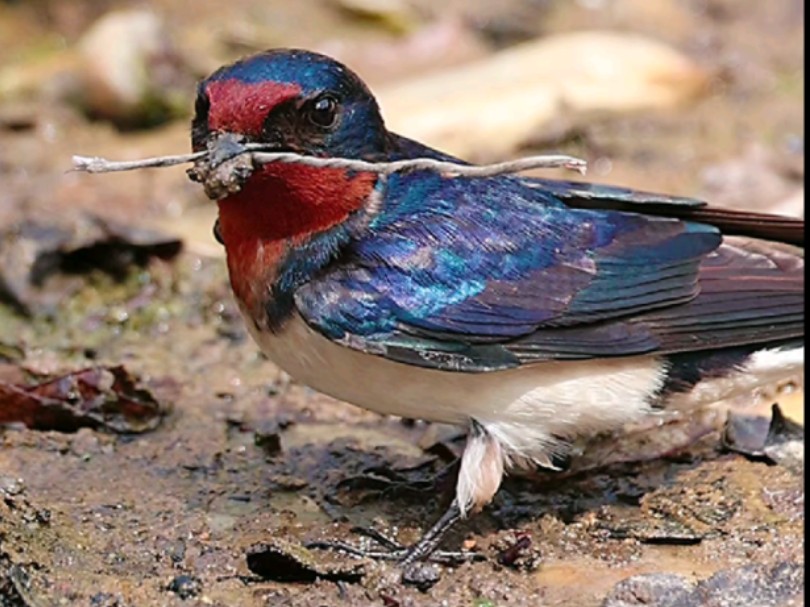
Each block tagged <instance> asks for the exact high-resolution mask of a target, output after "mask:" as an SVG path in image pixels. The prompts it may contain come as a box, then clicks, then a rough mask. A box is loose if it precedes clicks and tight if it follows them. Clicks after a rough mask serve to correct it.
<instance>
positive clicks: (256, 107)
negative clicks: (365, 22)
mask: <svg viewBox="0 0 810 607" xmlns="http://www.w3.org/2000/svg"><path fill="white" fill-rule="evenodd" d="M225 134H231V135H237V136H239V137H240V138H241V139H242V140H243V141H249V142H255V143H261V144H264V145H266V146H267V147H268V148H271V149H277V150H280V151H292V152H298V153H301V154H310V155H316V156H340V157H348V158H365V157H373V156H376V155H379V154H381V153H383V152H384V151H385V149H386V145H387V133H386V131H385V127H384V125H383V120H382V117H381V116H380V110H379V107H378V106H377V102H376V100H375V99H374V97H373V95H372V94H371V92H370V91H369V90H368V88H367V87H366V85H365V84H364V83H363V81H362V80H360V78H359V77H358V76H357V75H355V74H354V73H353V72H352V71H351V70H349V69H348V68H347V67H345V66H344V65H342V64H340V63H338V62H337V61H334V60H333V59H330V58H329V57H326V56H324V55H319V54H317V53H312V52H309V51H302V50H287V49H276V50H270V51H267V52H264V53H260V54H258V55H253V56H251V57H247V58H245V59H242V60H240V61H237V62H236V63H234V64H231V65H228V66H225V67H222V68H220V69H219V70H217V71H216V72H214V73H213V74H211V75H210V76H209V77H208V78H206V79H205V80H204V81H203V82H201V83H200V85H199V87H198V90H197V99H196V102H195V116H194V120H193V122H192V146H193V147H194V149H195V150H202V149H205V148H206V147H208V146H209V145H210V142H211V141H212V138H217V137H221V136H222V135H225Z"/></svg>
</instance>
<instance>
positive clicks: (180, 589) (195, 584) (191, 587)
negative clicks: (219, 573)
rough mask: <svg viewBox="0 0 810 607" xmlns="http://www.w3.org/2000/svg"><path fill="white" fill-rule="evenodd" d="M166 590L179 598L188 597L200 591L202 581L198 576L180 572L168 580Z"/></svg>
mask: <svg viewBox="0 0 810 607" xmlns="http://www.w3.org/2000/svg"><path fill="white" fill-rule="evenodd" d="M167 590H169V592H173V593H175V594H176V595H177V596H179V597H180V598H181V599H188V598H191V597H193V596H197V595H198V594H200V591H202V582H201V581H200V580H199V578H196V577H194V576H191V575H186V574H182V575H178V576H177V577H176V578H174V579H173V580H172V581H171V582H169V585H168V586H167Z"/></svg>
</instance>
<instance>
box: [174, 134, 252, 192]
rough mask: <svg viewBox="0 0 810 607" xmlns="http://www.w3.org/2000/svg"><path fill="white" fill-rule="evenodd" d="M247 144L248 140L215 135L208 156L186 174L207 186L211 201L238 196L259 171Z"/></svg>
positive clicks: (232, 136) (210, 142)
mask: <svg viewBox="0 0 810 607" xmlns="http://www.w3.org/2000/svg"><path fill="white" fill-rule="evenodd" d="M245 143H247V140H246V138H245V137H244V136H242V135H238V134H236V133H212V134H211V136H210V137H209V139H208V142H207V144H206V148H207V150H208V154H207V155H206V156H204V157H203V158H200V159H199V160H197V162H195V163H194V166H193V167H192V168H190V169H189V170H188V171H187V172H186V173H187V174H188V177H189V179H191V180H192V181H197V182H199V183H201V184H203V187H204V188H205V193H206V195H207V196H208V197H209V198H210V199H211V200H220V199H222V198H225V197H226V196H229V195H231V194H236V193H237V192H238V191H239V190H241V189H242V186H243V185H245V182H247V180H248V179H249V178H250V176H251V175H252V174H253V170H254V168H255V167H254V166H253V158H252V157H251V155H250V154H249V153H248V149H247V148H246V147H245Z"/></svg>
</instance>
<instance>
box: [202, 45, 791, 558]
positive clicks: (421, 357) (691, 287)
mask: <svg viewBox="0 0 810 607" xmlns="http://www.w3.org/2000/svg"><path fill="white" fill-rule="evenodd" d="M481 94H492V95H497V91H491V92H485V90H484V89H482V92H481ZM191 143H192V148H193V150H195V151H208V157H209V159H211V160H210V162H211V163H212V165H211V166H213V165H215V164H216V165H218V164H221V163H222V162H224V161H226V160H227V159H230V158H233V157H234V156H235V155H239V154H242V153H243V152H244V151H245V149H246V148H245V146H246V144H261V145H262V146H263V149H266V150H268V151H276V152H293V153H297V154H301V155H304V156H311V157H317V158H344V159H356V160H364V161H368V162H392V161H398V160H405V159H414V158H430V159H436V160H447V161H455V162H462V161H461V160H459V159H457V158H454V157H453V156H451V155H449V154H445V153H443V152H441V151H439V150H436V149H433V148H431V147H429V146H427V145H424V144H422V143H419V142H418V141H415V140H412V139H409V138H407V137H404V136H402V135H398V134H396V133H393V132H390V131H389V130H388V129H387V128H386V126H385V122H384V119H383V113H382V110H381V108H380V106H379V104H378V103H377V101H376V99H375V97H374V95H373V94H372V92H371V91H370V90H369V88H368V87H367V86H366V84H365V83H364V82H363V81H362V80H361V78H360V77H359V76H358V75H357V74H355V73H354V72H353V71H351V70H350V69H349V68H348V67H346V66H344V65H343V64H341V63H339V62H338V61H336V60H334V59H332V58H330V57H327V56H325V55H322V54H318V53H314V52H311V51H307V50H303V49H286V48H283V49H271V50H268V51H265V52H261V53H258V54H255V55H251V56H248V57H245V58H242V59H240V60H238V61H236V62H234V63H232V64H229V65H226V66H224V67H222V68H220V69H218V70H216V71H215V72H213V73H212V74H211V75H210V76H208V77H207V78H205V79H204V80H202V81H201V82H200V83H199V85H198V89H197V95H196V101H195V109H194V117H193V119H192V123H191ZM213 159H217V160H216V161H214V160H213ZM197 177H198V180H199V175H198V176H197ZM233 181H234V183H235V187H230V188H228V189H226V190H224V191H222V192H221V193H219V194H217V195H216V196H215V197H216V198H218V200H217V201H216V203H217V205H218V216H217V220H216V224H215V226H214V233H215V235H216V238H217V240H219V241H220V242H221V243H222V244H223V245H224V248H225V252H226V258H227V267H228V273H229V280H230V285H231V287H232V290H233V293H234V296H235V299H236V302H237V303H238V307H239V309H240V311H241V313H242V315H243V317H244V321H245V324H246V327H247V330H248V332H249V333H250V334H251V336H252V337H253V338H254V340H255V341H256V343H257V344H258V345H259V347H260V348H261V350H262V351H263V352H264V353H265V354H266V355H267V357H268V358H269V359H270V360H271V361H272V362H273V363H275V364H276V365H277V366H278V367H280V368H281V369H283V370H284V371H285V372H287V374H289V375H290V376H291V377H292V378H293V379H295V380H296V381H298V382H300V383H302V384H305V385H307V386H309V387H311V388H313V389H315V390H317V391H320V392H322V393H325V394H327V395H330V396H332V397H335V398H337V399H339V400H341V401H345V402H348V403H351V404H354V405H357V406H360V407H364V408H366V409H370V410H372V411H376V412H379V413H381V414H385V415H394V416H401V417H404V418H413V419H421V420H426V421H430V422H442V423H446V424H454V425H457V426H460V427H462V428H464V429H466V430H467V438H466V445H465V447H464V451H463V453H462V455H461V457H460V467H459V470H458V478H457V482H456V487H455V497H454V499H453V501H452V503H451V505H450V507H449V508H448V509H447V510H446V511H445V512H444V514H442V516H440V517H438V519H437V521H436V523H435V524H434V525H433V526H432V527H430V528H429V529H428V530H427V531H425V532H424V534H423V536H422V537H421V539H420V540H419V541H417V542H416V543H415V544H413V545H412V546H409V547H406V548H405V549H403V551H402V554H401V555H400V556H401V562H402V563H403V565H404V564H413V563H415V562H417V561H419V560H424V559H427V558H429V557H430V555H431V554H432V553H433V552H434V551H436V550H437V548H438V546H439V544H440V542H441V540H442V538H443V536H444V534H445V532H446V531H447V529H449V528H450V527H451V526H452V525H454V524H455V523H456V522H457V521H458V520H460V519H462V518H465V517H468V516H470V515H471V514H474V513H476V512H479V511H480V510H481V509H482V508H483V507H485V506H486V505H487V504H488V503H489V502H490V501H491V500H492V499H493V496H494V495H495V494H496V492H497V491H498V489H499V487H500V485H501V481H502V479H503V477H504V475H505V474H507V473H508V472H509V471H511V470H517V469H521V468H532V467H538V466H539V467H545V468H551V469H554V468H555V467H557V465H558V463H559V461H560V457H562V456H564V455H565V454H566V453H567V451H568V449H569V448H570V445H571V444H572V441H574V440H576V439H578V438H580V437H583V436H585V437H587V436H591V435H594V434H597V433H600V432H606V431H610V430H614V429H616V428H618V427H620V426H622V425H623V424H626V423H628V422H632V421H635V420H639V419H641V418H643V417H644V416H647V415H651V414H655V413H656V412H659V411H663V410H682V411H688V410H690V409H692V408H695V407H699V406H703V405H708V404H711V403H713V402H716V401H719V400H721V399H726V398H729V397H732V396H734V395H738V394H745V393H749V392H751V391H752V390H754V389H755V388H757V387H758V386H763V385H771V384H773V383H775V382H777V381H781V380H784V379H785V378H791V377H795V376H801V375H802V374H803V363H804V338H803V335H804V324H803V322H804V251H803V247H804V221H803V220H802V219H798V218H788V217H781V216H774V215H768V214H765V213H755V212H748V211H741V210H730V209H723V208H717V207H712V206H710V205H708V204H707V203H705V202H703V201H700V200H696V199H692V198H687V197H678V196H670V195H664V194H654V193H649V192H642V191H637V190H633V189H629V188H623V187H618V186H608V185H600V184H592V183H587V182H577V181H567V180H555V179H548V178H540V177H531V176H516V175H496V176H490V177H469V176H464V175H450V174H446V173H441V172H437V171H432V170H427V169H423V170H420V169H415V170H410V171H401V172H396V173H392V174H388V175H381V174H379V173H375V172H371V171H364V170H357V169H351V168H345V167H340V166H333V167H319V166H308V165H306V164H304V163H289V164H280V163H271V164H262V165H250V166H249V168H248V169H247V170H243V171H241V172H237V173H236V174H235V175H234V176H233ZM231 185H234V184H231Z"/></svg>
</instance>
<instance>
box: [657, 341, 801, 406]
mask: <svg viewBox="0 0 810 607" xmlns="http://www.w3.org/2000/svg"><path fill="white" fill-rule="evenodd" d="M665 361H666V367H667V375H666V380H665V381H664V385H663V386H662V388H661V390H660V393H659V398H658V399H657V401H656V402H657V404H658V406H659V407H661V408H667V409H690V408H694V407H699V406H703V405H708V404H712V403H715V402H718V401H721V400H725V399H729V398H733V397H736V396H744V395H748V394H752V393H753V392H754V391H756V390H758V389H773V388H778V387H779V386H780V385H784V384H787V383H790V384H792V385H794V386H797V387H802V386H803V385H804V340H803V339H800V338H799V339H796V338H794V339H789V340H782V341H776V342H770V343H766V344H751V345H745V346H735V347H727V348H718V349H715V350H704V351H699V352H683V353H677V354H670V355H667V356H666V357H665Z"/></svg>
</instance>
